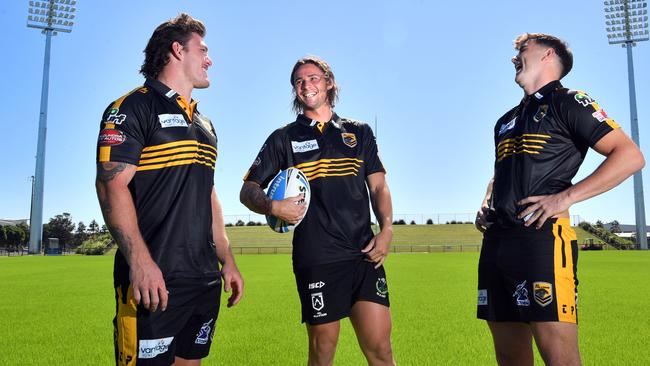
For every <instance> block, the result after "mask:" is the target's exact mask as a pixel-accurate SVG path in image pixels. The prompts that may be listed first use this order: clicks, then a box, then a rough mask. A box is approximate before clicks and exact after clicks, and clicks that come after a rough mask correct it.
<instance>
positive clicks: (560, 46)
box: [514, 33, 573, 79]
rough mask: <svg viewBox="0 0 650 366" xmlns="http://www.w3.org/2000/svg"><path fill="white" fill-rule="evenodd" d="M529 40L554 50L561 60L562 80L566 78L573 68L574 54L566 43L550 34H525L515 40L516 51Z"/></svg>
mask: <svg viewBox="0 0 650 366" xmlns="http://www.w3.org/2000/svg"><path fill="white" fill-rule="evenodd" d="M529 40H534V41H535V42H537V43H539V44H541V45H543V46H546V47H549V48H552V49H553V50H554V51H555V54H556V55H557V56H558V57H559V58H560V63H561V64H562V76H560V79H562V78H563V77H565V76H566V75H567V74H568V73H569V71H571V69H572V68H573V52H571V49H570V48H569V45H568V44H567V43H566V42H564V41H563V40H561V39H559V38H557V37H555V36H552V35H550V34H544V33H523V34H521V35H519V37H517V39H515V42H514V43H515V49H516V50H519V49H520V48H521V47H522V46H523V45H524V44H525V43H526V42H528V41H529Z"/></svg>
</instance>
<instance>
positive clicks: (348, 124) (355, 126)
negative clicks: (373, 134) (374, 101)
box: [337, 117, 370, 131]
mask: <svg viewBox="0 0 650 366" xmlns="http://www.w3.org/2000/svg"><path fill="white" fill-rule="evenodd" d="M337 123H338V124H340V125H341V126H342V127H343V128H345V129H346V130H348V131H349V130H357V131H363V130H367V129H370V126H369V125H368V124H367V123H365V122H363V121H360V120H357V119H353V118H350V117H339V119H338V121H337Z"/></svg>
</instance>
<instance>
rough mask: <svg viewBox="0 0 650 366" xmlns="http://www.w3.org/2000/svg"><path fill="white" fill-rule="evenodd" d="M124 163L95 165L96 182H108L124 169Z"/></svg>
mask: <svg viewBox="0 0 650 366" xmlns="http://www.w3.org/2000/svg"><path fill="white" fill-rule="evenodd" d="M126 166H127V164H126V163H99V164H97V180H99V181H100V182H109V181H111V180H113V178H115V177H116V176H117V175H118V174H120V173H121V172H122V171H124V169H126Z"/></svg>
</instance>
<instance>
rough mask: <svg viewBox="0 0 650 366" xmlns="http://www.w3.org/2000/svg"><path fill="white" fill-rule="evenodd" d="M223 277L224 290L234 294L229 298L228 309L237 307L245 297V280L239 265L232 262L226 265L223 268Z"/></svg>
mask: <svg viewBox="0 0 650 366" xmlns="http://www.w3.org/2000/svg"><path fill="white" fill-rule="evenodd" d="M221 276H222V277H223V290H224V291H225V292H230V291H231V290H232V294H231V295H230V297H229V298H228V307H232V306H235V305H237V303H238V302H239V300H240V299H241V297H242V296H243V295H244V279H243V278H242V276H241V274H240V273H239V269H238V268H237V265H235V264H234V263H231V262H227V263H224V265H223V267H222V268H221Z"/></svg>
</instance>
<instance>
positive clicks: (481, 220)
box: [474, 206, 492, 233]
mask: <svg viewBox="0 0 650 366" xmlns="http://www.w3.org/2000/svg"><path fill="white" fill-rule="evenodd" d="M489 211H490V209H489V207H487V206H483V207H481V209H480V210H478V212H477V213H476V220H474V226H476V229H478V231H480V232H482V233H484V232H485V230H487V228H488V227H490V225H492V223H491V222H489V221H487V215H488V212H489Z"/></svg>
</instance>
